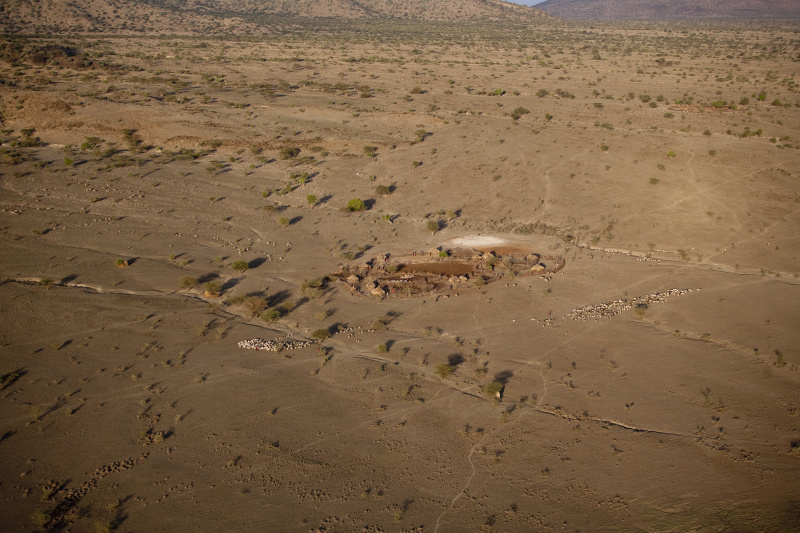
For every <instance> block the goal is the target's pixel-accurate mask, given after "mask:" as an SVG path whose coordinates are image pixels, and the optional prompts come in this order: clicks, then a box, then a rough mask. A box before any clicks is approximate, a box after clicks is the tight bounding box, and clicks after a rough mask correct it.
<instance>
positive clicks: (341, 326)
mask: <svg viewBox="0 0 800 533" xmlns="http://www.w3.org/2000/svg"><path fill="white" fill-rule="evenodd" d="M345 329H347V324H345V323H343V322H334V323H333V324H331V325H330V326H328V333H330V334H331V335H334V334H336V333H339V332H340V331H343V330H345Z"/></svg>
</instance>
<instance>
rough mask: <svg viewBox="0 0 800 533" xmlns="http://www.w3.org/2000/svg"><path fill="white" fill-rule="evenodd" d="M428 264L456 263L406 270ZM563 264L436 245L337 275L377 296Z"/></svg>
mask: <svg viewBox="0 0 800 533" xmlns="http://www.w3.org/2000/svg"><path fill="white" fill-rule="evenodd" d="M543 261H546V262H547V264H545V262H543ZM459 263H460V264H463V265H464V268H463V272H458V270H459V269H458V268H457V265H458V264H459ZM424 264H440V265H447V264H452V265H453V267H454V268H452V269H450V272H447V273H445V272H446V271H447V269H443V270H441V271H437V270H435V269H431V270H430V271H426V270H425V269H424V268H413V269H412V268H407V269H403V267H404V266H414V265H424ZM563 267H564V259H563V258H560V257H546V258H542V256H540V255H539V254H535V253H527V252H515V253H510V254H506V255H498V254H497V253H495V252H493V251H480V250H466V251H461V250H456V251H448V250H446V251H443V250H442V249H441V248H432V249H431V250H428V251H427V252H412V253H411V255H408V256H404V257H399V258H395V257H392V256H391V255H389V254H385V255H380V256H378V257H376V258H374V259H371V260H369V261H367V262H365V263H361V264H359V265H355V266H348V267H345V268H344V269H343V270H342V271H341V272H340V273H339V274H337V276H338V277H339V279H341V280H342V281H344V282H345V283H347V285H348V286H349V287H350V290H351V291H352V292H353V293H360V294H369V295H372V296H377V297H386V296H415V295H421V294H430V293H435V292H441V291H447V290H451V289H454V288H457V287H459V286H464V285H470V284H475V283H476V282H478V283H481V282H487V283H488V282H491V281H494V280H495V279H499V278H501V277H503V276H505V275H507V274H509V273H512V274H513V275H520V276H525V275H543V274H546V273H548V272H557V271H558V270H560V269H561V268H563ZM479 280H482V281H481V282H479Z"/></svg>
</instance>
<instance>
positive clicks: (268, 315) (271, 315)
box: [258, 309, 281, 322]
mask: <svg viewBox="0 0 800 533" xmlns="http://www.w3.org/2000/svg"><path fill="white" fill-rule="evenodd" d="M280 317H281V312H280V311H278V310H277V309H270V310H268V311H264V312H263V313H261V314H260V315H259V316H258V318H260V319H261V320H263V321H264V322H275V321H276V320H278V319H279V318H280Z"/></svg>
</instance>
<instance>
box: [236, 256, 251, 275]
mask: <svg viewBox="0 0 800 533" xmlns="http://www.w3.org/2000/svg"><path fill="white" fill-rule="evenodd" d="M232 267H233V269H234V270H238V271H239V272H244V271H245V270H247V269H248V268H250V263H248V262H247V261H243V260H241V259H240V260H239V261H235V262H234V263H233V265H232Z"/></svg>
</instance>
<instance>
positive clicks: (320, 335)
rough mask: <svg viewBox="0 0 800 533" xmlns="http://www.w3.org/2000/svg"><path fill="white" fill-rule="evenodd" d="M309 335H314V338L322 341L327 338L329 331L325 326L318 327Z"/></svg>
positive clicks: (329, 334)
mask: <svg viewBox="0 0 800 533" xmlns="http://www.w3.org/2000/svg"><path fill="white" fill-rule="evenodd" d="M311 336H312V337H314V338H315V339H319V340H321V341H324V340H325V339H327V338H328V337H330V336H331V333H330V331H328V330H327V329H325V328H320V329H318V330H316V331H314V333H312V334H311Z"/></svg>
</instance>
